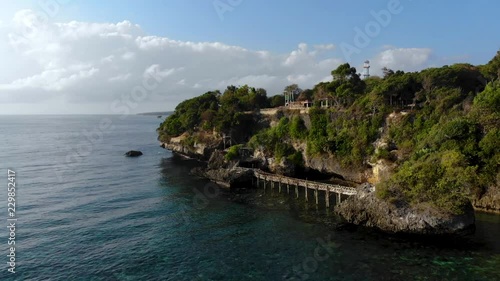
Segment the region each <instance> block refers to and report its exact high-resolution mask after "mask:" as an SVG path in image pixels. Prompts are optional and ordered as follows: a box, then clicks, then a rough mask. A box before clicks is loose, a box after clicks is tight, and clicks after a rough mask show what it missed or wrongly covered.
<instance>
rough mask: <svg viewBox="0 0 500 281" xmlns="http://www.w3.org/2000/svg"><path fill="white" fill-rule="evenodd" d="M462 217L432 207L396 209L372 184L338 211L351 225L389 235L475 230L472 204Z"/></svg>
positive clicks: (454, 232)
mask: <svg viewBox="0 0 500 281" xmlns="http://www.w3.org/2000/svg"><path fill="white" fill-rule="evenodd" d="M469 205H470V206H467V208H466V209H465V210H464V213H463V214H461V215H453V214H448V213H445V212H442V211H440V210H437V209H436V208H435V207H433V206H431V205H424V204H421V205H420V206H408V205H404V204H401V205H399V206H398V205H395V204H392V203H389V202H386V201H384V200H381V199H379V198H377V197H376V195H375V192H374V189H373V187H372V186H370V185H369V184H367V185H365V186H362V187H360V188H359V190H358V194H357V195H354V196H351V197H350V198H349V199H347V200H346V201H344V202H342V203H341V204H340V206H338V207H337V208H336V210H335V212H336V213H337V214H339V215H340V216H342V217H343V218H344V219H345V220H346V221H347V222H348V223H351V224H355V225H360V226H366V227H373V228H377V229H379V230H382V231H384V232H388V233H404V234H418V235H420V234H422V235H449V234H452V235H463V234H470V233H473V232H474V230H475V216H474V209H473V208H472V204H469Z"/></svg>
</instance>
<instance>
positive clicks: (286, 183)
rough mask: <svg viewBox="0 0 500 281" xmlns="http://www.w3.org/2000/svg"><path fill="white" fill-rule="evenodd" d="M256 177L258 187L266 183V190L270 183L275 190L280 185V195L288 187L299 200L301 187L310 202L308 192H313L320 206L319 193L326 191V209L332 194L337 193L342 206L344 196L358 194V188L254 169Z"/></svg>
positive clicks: (288, 190) (338, 202) (338, 201)
mask: <svg viewBox="0 0 500 281" xmlns="http://www.w3.org/2000/svg"><path fill="white" fill-rule="evenodd" d="M254 175H255V178H256V179H257V185H260V181H263V182H264V189H266V187H267V184H268V183H270V185H271V188H274V187H275V185H276V184H278V188H279V192H280V193H281V192H282V188H284V187H286V189H287V192H288V193H290V187H292V189H293V188H295V194H296V197H297V198H299V187H303V188H304V191H305V192H304V196H305V200H306V201H309V197H308V194H309V192H308V190H313V191H314V197H315V201H316V204H319V199H318V193H319V191H324V192H325V203H326V207H330V193H335V194H336V195H337V200H336V202H337V204H340V202H341V201H342V195H346V196H352V195H356V194H357V190H356V188H354V187H350V186H342V185H338V184H330V183H322V182H315V181H309V180H303V179H297V178H290V177H286V176H281V175H276V174H270V173H266V172H263V171H260V170H256V169H254Z"/></svg>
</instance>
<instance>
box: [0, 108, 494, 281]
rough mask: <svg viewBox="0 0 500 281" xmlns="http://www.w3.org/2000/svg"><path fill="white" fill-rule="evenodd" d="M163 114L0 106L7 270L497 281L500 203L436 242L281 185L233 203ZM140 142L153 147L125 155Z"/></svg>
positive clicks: (101, 276)
mask: <svg viewBox="0 0 500 281" xmlns="http://www.w3.org/2000/svg"><path fill="white" fill-rule="evenodd" d="M160 121H161V120H160V119H157V118H156V117H148V116H129V117H126V118H125V119H123V120H122V119H119V118H118V116H0V136H1V138H0V139H1V140H0V141H1V145H0V183H1V185H2V186H4V187H3V188H0V190H1V192H0V206H1V207H0V209H1V210H2V211H1V212H0V214H1V216H0V222H1V225H4V226H3V227H1V231H0V249H1V253H2V254H1V255H0V262H1V263H2V264H3V266H2V267H0V280H175V281H182V280H189V281H192V280H235V281H243V280H256V281H257V280H500V216H495V215H485V214H478V215H477V220H478V222H477V232H476V234H475V235H474V236H472V237H469V238H467V239H465V240H458V241H452V242H450V241H433V242H434V243H431V242H416V241H412V240H408V239H402V238H396V237H387V236H384V235H380V234H376V233H372V232H370V231H362V230H335V228H333V227H331V226H328V225H325V224H324V223H315V222H314V221H315V219H314V217H316V212H317V211H316V209H315V207H314V206H309V205H307V204H306V203H304V202H302V201H300V200H299V201H296V200H295V199H291V198H288V197H287V196H285V195H278V194H274V195H271V194H269V193H268V194H265V195H263V194H261V191H259V192H257V193H256V194H254V195H253V197H252V198H253V199H252V200H251V201H252V202H250V203H248V201H239V202H234V201H235V200H234V198H233V197H232V196H229V195H228V194H227V192H224V191H221V190H219V189H217V188H215V187H214V186H213V185H211V184H209V183H208V182H207V181H204V180H201V179H197V178H195V177H193V176H190V175H189V170H190V169H191V168H192V167H193V165H196V163H193V162H190V161H185V160H182V159H178V158H176V157H173V156H172V154H171V153H170V152H168V151H166V150H164V149H162V148H160V147H159V145H158V142H157V141H156V132H155V129H156V128H157V126H158V125H159V123H160ZM131 149H137V150H141V151H142V152H143V153H144V155H143V156H142V157H139V158H126V157H124V156H123V154H124V153H125V152H126V151H128V150H131ZM8 168H9V169H13V170H14V171H15V172H16V180H17V194H16V217H17V218H18V221H17V222H16V232H15V235H16V236H15V239H16V240H15V241H16V245H15V247H16V251H15V255H16V256H15V258H16V268H15V271H16V273H15V274H12V273H9V272H8V271H7V269H8V265H7V261H8V259H9V258H8V257H7V255H8V254H9V250H8V245H7V242H8V235H9V231H8V228H7V225H8V223H7V216H8V215H7V169H8ZM230 198H231V199H232V200H230ZM319 213H321V214H322V219H323V220H325V219H326V220H328V219H329V218H328V217H325V216H324V212H323V211H322V210H320V211H319ZM332 220H333V218H332ZM444 242H448V243H444Z"/></svg>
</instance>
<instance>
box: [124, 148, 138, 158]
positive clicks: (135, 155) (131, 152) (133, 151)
mask: <svg viewBox="0 0 500 281" xmlns="http://www.w3.org/2000/svg"><path fill="white" fill-rule="evenodd" d="M141 155H142V152H140V151H136V150H130V151H129V152H127V153H125V156H127V157H139V156H141Z"/></svg>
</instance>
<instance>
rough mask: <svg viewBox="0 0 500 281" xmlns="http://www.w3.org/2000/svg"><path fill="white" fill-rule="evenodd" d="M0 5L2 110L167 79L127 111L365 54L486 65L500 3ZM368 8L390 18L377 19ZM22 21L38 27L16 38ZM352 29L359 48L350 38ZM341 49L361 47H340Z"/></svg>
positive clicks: (302, 81) (390, 60) (98, 98)
mask: <svg viewBox="0 0 500 281" xmlns="http://www.w3.org/2000/svg"><path fill="white" fill-rule="evenodd" d="M41 3H42V4H41ZM43 3H48V4H45V6H44V4H43ZM54 3H55V6H54ZM0 5H1V7H2V9H1V10H0V36H5V38H6V40H0V57H3V58H4V63H6V64H7V65H10V67H5V66H3V67H2V66H0V97H3V100H4V102H3V103H0V113H2V112H3V113H19V112H21V113H43V114H45V113H72V112H75V113H116V112H110V104H112V103H113V102H114V101H116V99H118V98H119V94H118V93H123V92H126V91H128V92H130V91H131V90H130V89H133V88H134V85H137V84H140V79H142V78H141V77H143V76H144V75H145V73H147V72H148V71H150V72H151V71H157V72H158V73H161V75H163V76H164V78H165V81H162V84H161V85H160V86H158V88H157V89H155V91H156V92H155V94H154V95H149V96H148V98H146V99H145V100H144V101H141V102H140V103H139V104H138V105H137V106H136V107H133V108H130V110H129V112H130V113H134V112H140V111H148V110H162V109H172V108H173V107H175V105H176V104H177V103H178V102H179V101H182V100H183V99H185V98H188V97H192V96H195V95H198V94H201V93H203V92H204V91H208V90H213V89H214V88H224V85H225V84H229V83H234V84H247V83H248V84H251V85H252V86H256V87H264V88H266V89H267V90H268V92H270V93H279V92H280V89H283V87H284V86H286V85H287V84H291V83H298V84H299V85H301V86H302V87H303V88H307V87H312V86H313V85H314V84H315V83H317V82H320V81H325V80H327V79H329V78H328V77H329V72H330V70H332V69H334V68H335V67H336V66H338V65H339V64H340V63H343V62H349V63H351V64H352V65H354V66H356V67H358V69H359V68H361V65H362V63H363V61H364V60H366V59H369V60H370V61H371V62H372V71H373V74H378V73H379V72H380V68H381V67H383V66H388V67H390V68H394V69H401V70H405V71H416V70H420V69H423V68H426V67H430V66H442V65H445V64H453V63H457V62H469V63H472V64H483V63H486V62H487V61H489V60H490V59H491V58H492V57H493V56H494V54H495V53H496V51H497V50H499V49H500V36H498V30H499V28H500V17H499V16H498V11H500V1H493V0H491V1H486V0H479V1H463V0H458V1H457V0H455V1H451V0H444V1H417V0H413V1H412V0H399V1H398V0H373V1H327V0H317V1H305V0H303V1H301V0H274V1H269V0H268V1H264V0H197V1H196V0H166V1H159V0H154V1H147V0H144V1H118V0H110V1H97V0H90V1H84V0H42V1H15V2H14V1H7V0H0ZM47 5H48V6H47ZM391 5H393V6H391ZM389 6H391V7H393V10H391V9H390V8H389ZM47 7H49V8H47ZM394 7H397V11H398V12H394V11H395V10H396V9H395V8H394ZM217 9H219V10H217ZM374 13H375V14H380V13H382V14H384V15H390V19H389V20H387V21H386V22H385V23H384V22H383V21H381V20H377V18H376V17H375V16H374V15H373V14H374ZM40 14H42V15H44V16H46V20H45V21H43V22H42V23H40V22H37V21H36V20H34V19H36V15H40ZM382 18H383V17H382ZM385 19H387V18H385ZM72 22H73V23H72ZM26 26H31V27H30V28H33V30H36V32H33V33H30V34H28V35H27V36H21V37H22V38H27V39H29V40H24V41H23V40H17V39H16V38H18V37H19V36H17V35H19V34H20V33H21V35H23V32H24V30H25V29H26ZM370 28H372V29H371V32H372V33H371V34H370V33H369V32H370ZM373 28H375V29H373ZM359 32H362V33H363V36H365V38H368V41H364V43H366V44H363V45H359V44H357V42H358V41H356V38H358V39H359ZM104 34H106V35H104ZM13 36H14V37H13ZM13 38H14V39H13ZM110 38H111V39H110ZM116 38H121V39H120V40H118V39H116ZM139 42H143V43H144V42H146V43H144V44H142V45H141V44H140V43H139ZM358 43H359V42H358ZM346 46H351V47H353V48H356V50H357V51H356V52H354V53H352V54H350V55H346V51H345V50H346ZM118 58H120V60H118ZM13 70H14V71H13ZM117 81H120V82H122V83H116V82H117ZM92 93H93V94H92ZM41 104H43V105H44V106H43V108H46V109H44V110H41V109H40V108H41V107H40V105H41Z"/></svg>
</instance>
